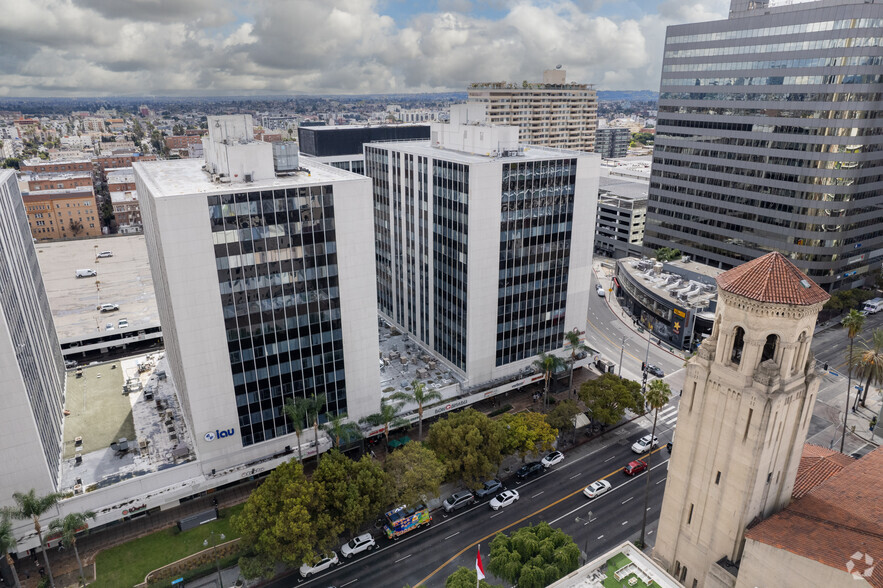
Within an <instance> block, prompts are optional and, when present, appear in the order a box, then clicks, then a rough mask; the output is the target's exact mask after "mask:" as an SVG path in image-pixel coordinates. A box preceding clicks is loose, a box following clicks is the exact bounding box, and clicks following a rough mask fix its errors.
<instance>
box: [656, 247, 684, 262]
mask: <svg viewBox="0 0 883 588" xmlns="http://www.w3.org/2000/svg"><path fill="white" fill-rule="evenodd" d="M680 258H681V252H680V251H679V250H677V249H670V248H668V247H660V248H659V249H657V250H656V261H674V260H676V259H680Z"/></svg>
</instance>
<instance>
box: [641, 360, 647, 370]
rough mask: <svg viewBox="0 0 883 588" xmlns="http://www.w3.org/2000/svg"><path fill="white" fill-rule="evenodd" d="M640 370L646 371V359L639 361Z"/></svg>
mask: <svg viewBox="0 0 883 588" xmlns="http://www.w3.org/2000/svg"><path fill="white" fill-rule="evenodd" d="M641 371H642V372H646V371H647V362H646V361H642V362H641Z"/></svg>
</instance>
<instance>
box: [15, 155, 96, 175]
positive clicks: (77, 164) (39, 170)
mask: <svg viewBox="0 0 883 588" xmlns="http://www.w3.org/2000/svg"><path fill="white" fill-rule="evenodd" d="M19 171H21V172H31V173H34V174H45V173H52V174H59V173H67V172H90V173H91V172H92V162H91V161H90V160H88V159H75V160H59V161H47V160H45V159H40V158H39V157H35V158H33V159H28V160H27V161H23V162H21V165H20V166H19Z"/></svg>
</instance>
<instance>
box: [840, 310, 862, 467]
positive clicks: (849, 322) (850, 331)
mask: <svg viewBox="0 0 883 588" xmlns="http://www.w3.org/2000/svg"><path fill="white" fill-rule="evenodd" d="M840 324H842V325H843V327H844V328H845V329H846V336H847V337H849V352H848V353H847V355H846V361H847V363H848V364H849V384H848V386H847V388H846V408H845V409H844V410H843V434H842V435H841V437H840V453H843V445H844V444H845V443H846V417H847V416H849V393H850V391H852V361H851V358H852V356H853V355H855V349H854V346H855V337H856V335H858V334H859V333H860V332H861V330H862V327H863V326H864V325H865V317H864V315H863V314H861V313H860V312H859V311H857V310H850V311H849V314H848V315H846V316H845V317H844V318H843V320H842V321H840Z"/></svg>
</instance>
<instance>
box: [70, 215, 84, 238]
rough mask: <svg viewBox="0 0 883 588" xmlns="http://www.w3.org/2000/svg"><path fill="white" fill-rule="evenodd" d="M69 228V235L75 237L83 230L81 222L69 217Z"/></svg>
mask: <svg viewBox="0 0 883 588" xmlns="http://www.w3.org/2000/svg"><path fill="white" fill-rule="evenodd" d="M69 228H70V230H71V235H73V236H74V237H76V236H77V235H79V234H80V233H81V232H82V231H83V223H81V222H80V221H78V220H74V219H71V220H70V223H69Z"/></svg>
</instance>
